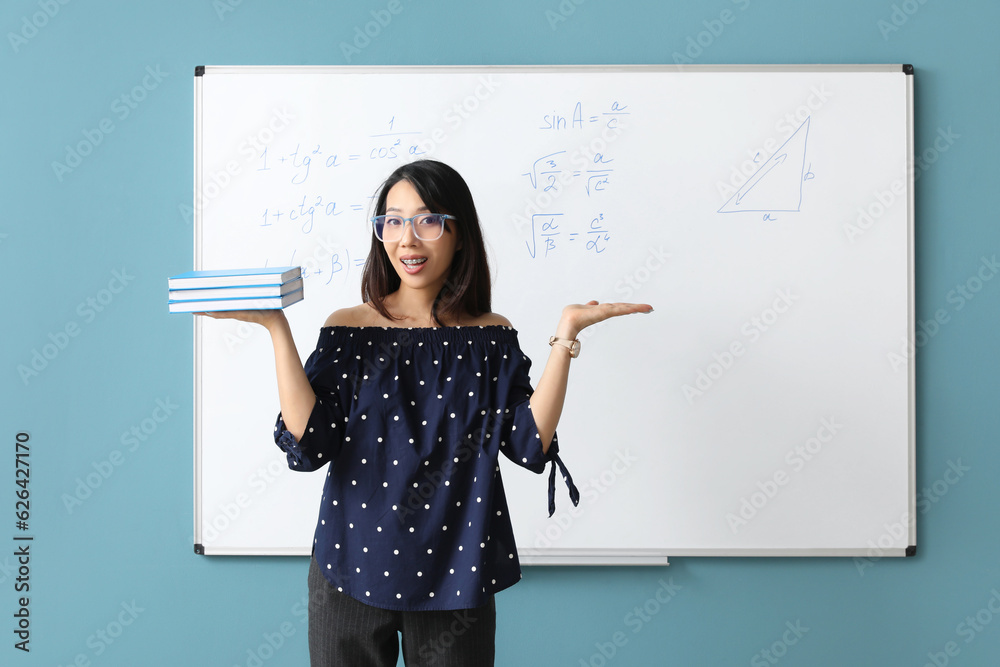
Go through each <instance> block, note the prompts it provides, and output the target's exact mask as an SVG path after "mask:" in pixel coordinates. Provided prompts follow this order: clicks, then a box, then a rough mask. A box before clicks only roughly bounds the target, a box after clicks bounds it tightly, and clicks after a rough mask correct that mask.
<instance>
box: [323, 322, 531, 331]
mask: <svg viewBox="0 0 1000 667" xmlns="http://www.w3.org/2000/svg"><path fill="white" fill-rule="evenodd" d="M320 329H321V330H323V329H342V330H345V331H365V330H368V331H442V332H444V331H478V330H481V331H490V330H495V329H499V330H501V331H514V330H515V329H514V327H512V326H510V327H509V326H507V325H505V324H473V325H465V326H451V327H380V326H367V327H359V326H355V325H347V324H330V325H323V326H321V327H320Z"/></svg>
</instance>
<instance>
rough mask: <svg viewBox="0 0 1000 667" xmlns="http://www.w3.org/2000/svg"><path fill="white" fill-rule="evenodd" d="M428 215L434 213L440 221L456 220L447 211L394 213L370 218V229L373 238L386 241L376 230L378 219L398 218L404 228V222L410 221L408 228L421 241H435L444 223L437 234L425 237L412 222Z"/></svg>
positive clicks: (442, 230)
mask: <svg viewBox="0 0 1000 667" xmlns="http://www.w3.org/2000/svg"><path fill="white" fill-rule="evenodd" d="M428 215H436V216H437V217H439V218H441V220H442V222H443V221H445V220H458V218H456V217H455V216H453V215H448V214H447V213H418V214H417V215H415V216H413V217H410V218H399V216H396V215H376V216H375V217H374V218H372V219H371V223H372V231H373V232H375V238H377V239H378V240H379V241H382V242H383V243H385V242H386V241H385V239H383V238H382V235H381V234H379V232H378V220H379V219H380V218H381V219H382V220H383V221H384V220H385V219H386V218H399V219H400V220H402V221H403V227H404V228H405V227H406V223H410V229H412V230H413V235H414V236H416V237H417V238H418V239H420V240H421V241H437V240H438V239H439V238H441V237H442V236H443V235H444V225H443V224H442V225H441V233H440V234H438V235H437V236H435V237H434V238H432V239H425V238H424V237H423V236H421V235H420V234H419V233H418V232H417V228H416V227H415V226H414V224H413V220H414V219H416V218H423V217H426V216H428ZM400 237H402V234H400Z"/></svg>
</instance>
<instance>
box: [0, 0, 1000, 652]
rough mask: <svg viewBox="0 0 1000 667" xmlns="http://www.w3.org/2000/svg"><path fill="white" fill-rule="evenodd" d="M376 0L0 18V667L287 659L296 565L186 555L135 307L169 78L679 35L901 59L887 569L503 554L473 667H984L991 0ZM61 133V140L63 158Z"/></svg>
mask: <svg viewBox="0 0 1000 667" xmlns="http://www.w3.org/2000/svg"><path fill="white" fill-rule="evenodd" d="M399 1H400V2H401V4H400V5H399V6H398V7H401V8H402V10H401V11H400V12H399V13H398V14H395V15H391V14H388V13H386V12H384V11H383V10H386V8H387V7H388V6H389V5H390V4H391V3H389V2H387V1H386V0H356V1H354V2H350V3H322V2H318V1H316V0H292V1H288V2H282V3H278V2H276V1H272V2H267V1H266V0H242V1H239V0H218V1H216V2H214V3H213V2H209V1H208V0H205V1H203V2H194V1H192V0H175V1H174V2H169V3H168V2H163V3H138V2H125V1H118V2H113V1H110V0H102V1H100V2H98V1H96V0H92V1H90V2H82V1H78V2H72V1H68V0H6V1H5V2H4V3H3V7H2V9H0V33H2V34H3V35H4V37H3V42H2V44H0V61H2V65H0V71H2V82H3V85H2V90H3V102H2V103H0V109H2V114H3V116H2V120H3V122H2V123H0V132H2V135H3V142H2V148H3V150H2V154H0V165H2V166H0V169H2V173H3V178H2V192H3V197H2V202H3V215H0V266H2V272H3V273H2V275H3V281H4V284H5V285H7V287H6V289H7V293H8V296H7V297H6V298H7V299H8V303H7V307H6V309H5V315H4V326H3V346H2V348H3V352H2V354H3V362H2V366H0V371H2V374H3V379H2V382H0V391H2V394H0V399H2V400H0V405H2V406H3V410H2V419H0V422H2V428H0V435H2V442H3V445H2V447H3V453H2V455H0V460H3V461H6V463H5V464H4V465H3V466H2V469H3V470H4V471H5V472H4V473H3V474H2V475H0V476H2V478H3V479H0V516H2V517H3V521H0V526H2V529H0V542H2V543H3V544H5V545H7V546H3V547H0V619H4V620H2V621H0V637H2V638H3V640H2V644H0V656H2V657H0V661H2V662H3V663H4V664H31V665H36V664H37V665H42V664H44V665H69V664H73V662H74V661H77V663H76V664H80V665H86V664H93V665H144V666H149V667H156V666H159V665H177V664H195V665H212V666H216V665H218V666H224V667H228V666H230V665H255V664H263V665H301V664H307V657H306V656H307V650H306V639H305V636H306V634H305V624H304V623H303V622H302V621H303V620H304V616H303V615H302V613H301V612H302V606H301V603H302V600H303V598H304V596H305V594H306V588H305V579H306V576H305V575H306V565H307V562H306V560H305V559H304V558H205V557H199V556H196V555H194V554H193V552H192V481H191V480H192V474H191V469H192V458H191V456H192V454H191V453H192V447H191V433H192V418H193V415H192V408H191V405H192V384H191V366H190V360H191V342H190V340H191V326H190V319H189V318H188V317H182V316H168V315H167V314H166V309H165V304H164V298H165V278H166V276H167V275H170V274H172V273H174V272H178V271H179V270H183V269H186V268H189V267H190V265H191V261H192V259H191V256H192V249H191V247H192V241H191V238H192V226H191V224H190V221H189V219H188V218H187V216H186V214H185V211H184V208H183V207H184V206H186V205H188V204H189V203H190V201H191V189H192V185H191V183H192V167H191V165H192V120H191V119H192V108H193V101H192V74H193V70H194V67H195V66H196V65H199V64H216V65H228V64H241V65H261V64H284V65H319V64H333V65H343V64H348V63H349V64H358V65H372V64H378V65H395V64H434V65H458V64H475V65H479V64H564V63H654V64H658V63H672V62H674V53H675V52H678V53H683V52H684V51H685V50H687V49H690V52H689V53H688V55H689V56H691V59H692V60H693V61H694V62H697V63H826V62H834V63H866V62H908V63H913V64H914V65H915V66H916V68H917V74H916V79H915V82H916V91H917V104H916V113H917V128H916V138H917V149H918V151H920V152H926V153H925V155H924V157H925V162H924V163H922V165H921V168H920V178H919V180H918V190H917V270H916V272H917V279H918V292H917V304H918V312H917V315H918V318H919V319H921V320H929V319H932V318H933V317H934V314H935V312H936V311H938V310H939V309H943V310H944V311H945V312H946V314H947V315H948V319H947V322H945V323H944V324H941V325H939V326H938V327H937V328H936V329H934V328H933V327H932V328H930V329H928V330H927V334H928V335H927V336H926V337H925V338H923V339H921V346H920V347H919V351H918V360H919V378H918V387H917V399H918V409H919V412H918V417H917V425H918V446H919V455H918V482H919V487H920V488H923V489H925V490H924V491H923V492H922V493H921V496H920V500H921V501H922V502H921V509H922V511H921V513H920V516H919V540H918V543H919V549H918V555H917V556H916V557H915V558H911V559H892V560H882V561H858V560H855V559H850V558H846V559H803V560H794V559H722V558H720V559H708V558H688V559H681V558H678V559H676V560H675V561H674V562H673V564H672V565H671V566H670V567H669V568H636V569H624V568H578V569H574V568H528V569H526V572H525V577H524V581H523V582H522V583H521V584H519V585H518V586H515V587H514V588H513V589H511V590H510V591H508V592H505V593H504V594H502V595H500V596H498V604H497V606H498V611H499V629H498V642H497V643H498V664H500V665H568V666H574V667H575V666H578V665H594V666H600V665H604V664H609V665H665V664H670V665H743V664H750V665H765V664H775V663H774V661H777V662H778V663H779V664H782V665H811V666H825V665H831V666H832V665H837V666H839V665H915V666H920V665H924V664H925V663H927V662H931V656H933V658H934V662H931V664H937V665H942V664H945V663H946V662H947V663H949V664H954V665H987V664H995V660H996V656H997V655H998V654H1000V615H998V614H997V613H996V612H1000V558H998V553H1000V527H998V521H997V519H996V516H997V513H996V511H995V508H996V505H997V497H996V494H995V492H994V491H993V489H994V486H995V480H996V479H997V478H998V477H1000V475H998V472H1000V448H998V447H997V446H996V445H997V434H998V432H1000V423H998V418H1000V410H998V409H997V377H998V371H1000V368H998V366H1000V362H998V358H1000V357H998V355H997V354H996V353H995V348H996V346H995V341H996V332H997V331H998V330H1000V317H998V313H1000V310H998V309H997V303H998V300H1000V281H996V284H995V283H994V282H991V281H986V282H984V283H979V282H977V272H979V271H980V270H981V269H980V267H981V266H982V262H983V258H986V259H987V260H992V259H993V257H994V256H995V255H994V253H996V252H997V251H998V248H1000V226H998V225H997V218H996V213H995V210H996V206H995V205H993V204H990V203H989V201H990V200H992V199H994V198H995V193H996V189H997V181H998V176H1000V169H998V167H997V154H998V148H1000V142H998V135H997V129H996V127H997V123H996V112H997V109H998V108H1000V95H998V85H1000V84H998V81H1000V72H998V63H1000V58H998V55H1000V53H998V49H997V39H996V34H995V31H996V27H997V25H1000V5H997V3H995V2H992V1H987V0H968V1H967V2H962V3H945V2H943V0H900V1H899V2H897V3H896V4H893V2H891V1H890V0H882V1H874V2H873V1H872V0H864V1H862V0H841V1H840V2H836V3H834V2H814V1H810V2H803V1H799V2H792V1H791V0H784V1H779V0H772V1H771V2H765V1H764V0H708V1H706V2H680V1H679V0H668V1H663V0H657V1H653V0H632V1H622V2H610V1H609V0H572V1H571V0H563V2H562V3H561V4H560V3H559V1H558V0H549V1H542V2H534V3H533V2H527V1H525V0H508V1H507V2H493V3H488V4H482V3H471V2H458V1H454V0H449V1H447V2H440V1H437V2H431V1H430V0H399ZM63 3H65V4H63ZM958 5H960V6H961V7H960V8H959V7H958ZM394 8H397V7H396V6H395V5H394ZM724 10H728V11H730V12H731V15H729V14H727V15H726V18H727V20H729V22H728V23H723V22H722V21H719V20H717V19H719V17H720V15H721V13H722V12H723V11H724ZM372 11H374V12H376V13H378V12H383V13H382V16H383V19H385V17H386V16H391V21H389V23H388V25H386V26H385V27H384V28H381V30H380V32H379V34H378V35H377V36H375V37H373V38H371V39H370V43H369V44H367V45H366V46H364V48H361V49H358V51H357V52H354V53H350V54H349V55H350V61H348V59H347V56H346V55H345V53H344V51H343V49H342V48H341V47H340V44H341V43H342V42H344V43H347V42H350V41H351V40H353V39H354V37H355V33H356V29H358V30H364V27H365V25H366V23H368V22H369V21H372V20H373V17H372V14H371V12H372ZM713 30H714V33H715V34H713V32H712V31H713ZM373 32H374V30H373ZM699 39H700V40H701V42H702V44H703V46H701V47H697V48H695V47H693V46H692V44H697V43H698V41H699ZM362 44H363V42H362ZM699 49H700V52H699ZM137 86H138V87H139V89H138V90H136V87H137ZM123 94H127V95H129V96H132V97H133V99H132V106H134V108H132V107H130V106H128V105H126V104H125V103H123V102H122V101H121V100H120V97H121V96H122V95H123ZM140 98H141V99H140ZM116 100H118V101H117V102H116ZM942 134H946V135H947V134H950V136H951V139H950V140H949V141H944V140H941V141H938V143H937V146H938V148H935V139H936V138H938V137H940V136H942ZM81 142H82V143H84V144H85V146H84V149H83V150H85V151H86V149H87V148H88V146H87V144H93V146H92V151H90V152H89V154H87V155H84V156H80V157H79V161H77V160H76V159H74V158H72V157H70V158H69V160H70V161H69V162H67V155H66V153H67V148H66V147H67V145H73V146H76V145H78V144H80V143H81ZM940 149H944V150H940ZM54 162H62V163H65V164H66V166H67V169H69V170H68V171H63V170H61V169H60V170H59V172H60V173H56V170H54V168H53V163H54ZM992 271H994V270H993V269H989V270H987V269H982V274H980V275H984V276H986V275H988V276H989V277H992ZM959 286H962V288H963V289H966V288H968V289H970V290H972V289H977V290H978V291H977V292H975V294H974V295H973V294H972V292H969V296H971V297H972V298H967V297H965V296H961V292H958V291H956V290H957V289H958V288H959ZM872 289H878V286H877V285H873V286H872ZM497 308H498V310H499V311H501V312H502V311H503V304H497ZM858 326H859V327H863V326H864V323H863V322H859V323H858ZM307 343H308V342H303V344H307ZM36 353H37V354H38V355H40V356H37V357H36V356H35V355H36ZM33 362H34V366H35V368H34V369H33V370H34V371H35V373H34V374H27V375H22V372H21V371H19V367H24V368H32V363H33ZM35 369H37V370H35ZM133 429H136V430H137V432H138V433H139V434H140V435H139V436H138V437H137V436H133V435H131V433H130V432H131V431H132V430H133ZM21 431H26V432H28V433H30V441H29V446H30V465H31V468H30V470H31V478H30V491H31V507H30V513H31V515H30V522H29V528H28V530H27V531H24V532H22V531H19V530H17V529H16V528H15V526H14V522H15V516H14V513H15V512H14V511H15V507H14V503H15V500H16V498H15V495H14V493H15V491H16V490H18V488H19V487H17V486H15V472H14V469H15V438H16V434H17V433H18V432H21ZM668 435H669V434H665V437H667V436H668ZM115 452H117V454H116V453H115ZM956 469H958V470H960V471H961V474H959V473H957V472H954V471H955V470H956ZM949 470H951V471H952V472H948V471H949ZM88 480H89V482H88ZM98 482H99V485H98ZM81 484H82V485H83V486H81ZM91 487H93V488H91ZM850 492H851V489H844V493H845V494H849V493H850ZM68 498H75V499H76V502H73V503H70V504H68V503H67V499H68ZM667 511H668V510H667ZM623 520H627V517H623ZM15 534H20V535H33V536H34V538H35V539H34V541H33V542H31V546H30V553H31V561H30V586H31V590H30V604H29V610H30V627H31V643H30V647H31V653H30V654H28V655H22V654H21V653H20V652H19V651H17V650H16V649H14V647H13V644H14V642H15V636H14V634H13V633H12V630H13V629H14V627H15V623H16V619H15V618H14V617H13V614H14V613H15V611H16V610H17V608H18V605H17V597H19V594H16V593H15V589H14V586H15V584H16V583H17V582H16V581H15V578H16V577H17V576H18V575H17V572H16V567H17V563H16V558H15V557H14V556H13V552H14V549H15V546H14V545H15V543H14V542H13V540H12V538H13V537H14V535H15ZM661 579H662V580H664V581H666V582H667V583H671V581H672V584H673V585H674V586H675V588H674V589H673V593H674V594H673V596H672V597H669V598H668V594H667V592H666V589H662V588H661V586H662V584H661ZM678 587H679V588H678ZM658 591H659V596H660V598H661V599H669V602H668V603H666V604H665V605H661V603H660V602H659V601H657V597H656V596H657V593H658ZM636 607H639V608H642V607H645V608H646V611H643V612H641V614H636V612H635V611H634V610H635V608H636ZM967 617H969V618H968V619H967ZM977 618H978V620H977ZM790 628H795V629H796V630H795V631H792V630H790ZM806 628H808V630H806ZM282 630H284V631H285V635H287V636H282V634H281V633H282ZM268 637H270V641H271V643H273V644H275V645H279V646H278V648H276V649H272V648H270V646H269V644H268ZM616 639H617V640H618V644H619V645H615V640H616ZM763 650H767V651H772V653H770V654H769V656H770V658H769V657H768V656H765V655H764V654H763V653H760V652H761V651H763ZM602 651H603V653H604V654H607V655H611V654H612V653H613V654H614V655H613V657H610V658H608V657H606V656H605V655H602ZM195 652H197V654H199V655H200V656H201V657H199V658H198V659H196V660H194V661H191V660H189V656H190V655H191V654H192V653H195ZM929 654H930V655H929ZM262 658H263V659H262ZM15 659H16V660H15Z"/></svg>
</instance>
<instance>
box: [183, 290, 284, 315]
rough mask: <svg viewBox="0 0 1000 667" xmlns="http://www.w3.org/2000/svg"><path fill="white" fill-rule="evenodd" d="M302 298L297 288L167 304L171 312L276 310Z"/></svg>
mask: <svg viewBox="0 0 1000 667" xmlns="http://www.w3.org/2000/svg"><path fill="white" fill-rule="evenodd" d="M302 299H303V290H302V289H301V288H300V289H297V290H295V291H294V292H290V293H288V294H285V295H284V296H274V297H264V298H253V297H248V298H242V299H198V300H186V301H170V302H168V304H167V306H168V307H169V309H170V312H171V313H210V312H220V311H224V310H277V309H281V308H285V307H287V306H290V305H292V304H293V303H298V302H299V301H302Z"/></svg>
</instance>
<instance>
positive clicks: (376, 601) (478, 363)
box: [213, 160, 652, 667]
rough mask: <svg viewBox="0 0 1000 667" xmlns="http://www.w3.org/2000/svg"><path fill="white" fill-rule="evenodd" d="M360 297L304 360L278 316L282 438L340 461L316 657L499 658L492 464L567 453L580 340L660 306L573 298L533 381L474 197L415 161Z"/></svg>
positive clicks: (508, 553) (379, 234)
mask: <svg viewBox="0 0 1000 667" xmlns="http://www.w3.org/2000/svg"><path fill="white" fill-rule="evenodd" d="M376 213H377V215H376V216H375V217H374V218H373V220H372V222H373V230H372V232H373V233H372V241H371V251H370V253H369V255H368V260H367V262H366V264H365V269H364V274H363V277H362V286H361V291H362V298H363V299H364V302H363V303H361V304H359V305H357V306H354V307H352V308H345V309H342V310H338V311H336V312H334V313H333V314H332V315H330V316H329V318H327V320H326V323H325V325H324V327H323V328H322V329H321V330H320V336H319V342H318V344H317V346H316V350H315V351H314V352H313V353H312V355H311V356H310V357H309V360H308V361H307V362H306V364H305V368H303V367H302V365H301V364H300V362H299V355H298V352H297V351H296V348H295V343H294V341H293V340H292V336H291V332H290V329H289V326H288V322H287V320H286V319H285V317H284V314H283V313H282V312H281V311H280V310H277V311H261V312H237V313H215V314H213V316H217V317H236V318H238V319H243V320H246V321H252V322H257V323H260V324H262V325H264V326H265V327H267V329H268V331H269V332H270V334H271V339H272V341H273V344H274V353H275V362H276V369H277V377H278V394H279V399H280V402H281V414H280V415H279V417H278V422H277V425H276V427H275V441H276V442H277V444H278V446H279V447H281V448H282V449H283V450H284V451H285V452H286V455H287V458H288V464H289V466H290V467H291V468H292V469H293V470H301V471H307V470H315V469H317V468H320V467H322V466H324V465H326V464H327V463H332V464H331V465H330V466H329V468H328V471H327V479H326V485H325V487H324V491H323V497H322V500H321V503H320V512H319V522H318V525H317V527H316V534H315V539H314V541H313V557H312V561H311V564H310V572H309V595H310V602H309V612H310V613H309V651H310V657H311V661H312V664H313V665H317V666H318V665H324V666H326V665H351V666H352V667H356V666H359V665H372V666H375V665H379V666H380V665H395V664H396V660H397V657H398V651H399V641H398V638H397V632H399V633H401V634H402V640H403V641H402V644H403V657H404V660H405V662H406V664H407V665H425V664H428V665H429V664H433V665H463V666H466V667H467V666H469V665H492V664H493V656H494V643H495V628H496V615H495V606H494V601H493V594H494V593H496V592H497V591H500V590H503V589H504V588H507V587H508V586H511V585H513V584H514V583H516V582H517V581H518V579H520V576H521V574H520V568H519V565H518V561H517V552H516V548H515V545H514V539H513V531H512V528H511V524H510V519H509V518H508V512H507V502H506V497H505V495H504V489H503V483H502V480H501V477H500V468H499V466H498V463H497V459H498V457H499V455H500V453H503V454H504V455H506V456H507V457H508V458H510V459H511V460H513V461H514V462H515V463H517V464H518V465H521V466H524V467H527V468H529V469H530V470H533V471H535V472H542V471H543V470H544V467H545V465H546V464H547V463H548V462H550V461H551V462H552V466H553V469H552V472H551V474H550V478H549V506H550V514H551V510H552V509H553V508H554V500H553V497H554V475H555V467H556V466H558V467H559V468H560V469H561V471H562V473H563V476H564V479H565V480H566V482H567V485H568V486H569V488H570V495H571V497H572V498H573V500H574V502H576V501H577V500H578V498H579V496H578V494H577V493H576V488H575V487H574V486H573V483H572V480H571V479H570V478H569V475H568V473H567V472H566V470H565V468H564V467H563V466H562V461H561V460H560V459H559V456H558V449H559V448H558V440H557V438H556V433H555V430H556V423H557V422H558V421H559V415H560V413H561V411H562V407H563V401H564V398H565V394H566V382H567V377H568V373H569V364H570V359H571V358H572V357H575V356H576V355H577V354H578V353H579V341H577V340H576V338H577V335H578V334H579V332H580V331H582V330H583V329H584V328H585V327H587V326H589V325H591V324H595V323H597V322H600V321H602V320H605V319H607V318H609V317H613V316H617V315H624V314H627V313H635V312H650V311H651V310H652V308H651V307H650V306H648V305H635V304H598V303H597V302H596V301H591V302H590V303H587V304H585V305H571V306H567V307H566V308H564V309H563V311H562V316H561V317H560V319H559V322H558V325H557V326H556V329H555V331H554V333H555V336H553V338H552V339H551V340H550V345H552V350H551V352H550V355H549V359H548V362H547V363H546V366H545V370H544V372H543V374H542V377H541V379H540V380H539V382H538V386H537V388H536V389H535V390H534V391H532V389H531V386H530V384H529V380H528V369H529V367H530V365H531V362H530V361H529V360H528V358H527V357H526V356H525V355H524V354H523V353H522V352H521V350H520V347H519V345H518V341H517V333H516V331H515V330H514V329H513V328H512V327H511V324H510V322H508V321H507V320H506V319H505V318H504V317H502V316H500V315H497V314H495V313H492V312H490V310H491V307H490V284H491V283H490V274H489V268H488V265H487V260H486V251H485V248H484V244H483V236H482V230H481V228H480V225H479V219H478V216H477V214H476V209H475V205H474V203H473V200H472V195H471V193H470V192H469V188H468V186H467V185H466V183H465V181H464V180H463V179H462V177H461V176H460V175H459V174H458V173H457V172H456V171H455V170H453V169H452V168H451V167H448V166H447V165H445V164H442V163H440V162H435V161H432V160H421V161H418V162H413V163H410V164H407V165H404V166H402V167H400V168H399V169H397V170H396V171H395V172H393V174H392V175H390V176H389V178H388V179H387V180H386V181H385V182H384V183H383V184H382V186H381V188H380V190H379V193H378V196H377V200H376Z"/></svg>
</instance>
